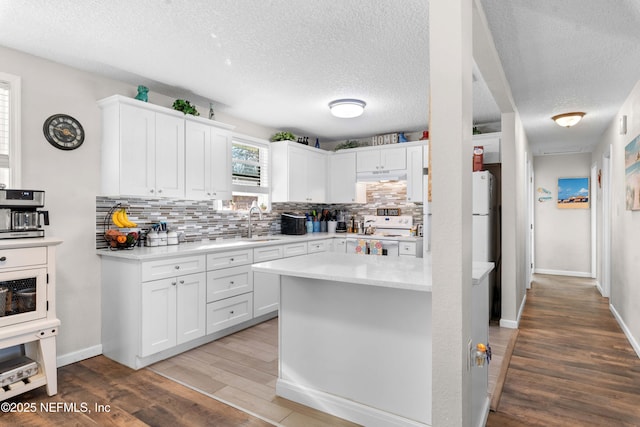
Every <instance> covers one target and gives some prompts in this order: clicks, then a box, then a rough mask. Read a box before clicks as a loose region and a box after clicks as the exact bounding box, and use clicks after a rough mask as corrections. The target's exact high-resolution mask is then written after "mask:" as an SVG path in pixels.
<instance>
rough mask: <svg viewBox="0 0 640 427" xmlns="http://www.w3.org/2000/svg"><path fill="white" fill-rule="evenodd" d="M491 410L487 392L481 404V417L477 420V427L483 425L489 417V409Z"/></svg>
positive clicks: (482, 426)
mask: <svg viewBox="0 0 640 427" xmlns="http://www.w3.org/2000/svg"><path fill="white" fill-rule="evenodd" d="M490 410H491V398H490V396H489V395H488V394H487V398H486V399H485V401H484V404H483V405H482V417H481V418H480V419H479V420H478V427H484V426H485V425H486V424H487V420H488V419H489V411H490Z"/></svg>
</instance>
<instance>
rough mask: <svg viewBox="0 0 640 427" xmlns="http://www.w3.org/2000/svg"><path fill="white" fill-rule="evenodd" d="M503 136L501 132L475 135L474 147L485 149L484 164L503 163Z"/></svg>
mask: <svg viewBox="0 0 640 427" xmlns="http://www.w3.org/2000/svg"><path fill="white" fill-rule="evenodd" d="M501 136H502V133H501V132H494V133H483V134H479V135H473V139H472V141H473V145H474V146H481V147H483V148H484V150H483V151H484V154H483V163H485V164H491V163H502V155H501V151H500V138H501Z"/></svg>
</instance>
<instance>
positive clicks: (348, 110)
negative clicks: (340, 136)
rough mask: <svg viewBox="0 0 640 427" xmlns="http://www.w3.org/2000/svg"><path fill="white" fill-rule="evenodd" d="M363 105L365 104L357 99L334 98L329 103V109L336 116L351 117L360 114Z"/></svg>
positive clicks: (362, 110)
mask: <svg viewBox="0 0 640 427" xmlns="http://www.w3.org/2000/svg"><path fill="white" fill-rule="evenodd" d="M365 105H367V104H366V103H365V102H364V101H361V100H359V99H336V100H335V101H331V102H330V103H329V109H330V110H331V114H333V115H334V116H336V117H340V118H342V119H351V118H353V117H358V116H360V115H362V113H363V112H364V107H365Z"/></svg>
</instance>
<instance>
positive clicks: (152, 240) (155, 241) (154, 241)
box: [147, 231, 160, 246]
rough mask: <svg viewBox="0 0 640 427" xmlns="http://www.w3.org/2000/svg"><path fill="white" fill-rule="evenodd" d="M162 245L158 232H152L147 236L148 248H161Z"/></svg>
mask: <svg viewBox="0 0 640 427" xmlns="http://www.w3.org/2000/svg"><path fill="white" fill-rule="evenodd" d="M159 245H160V236H158V232H157V231H150V232H149V233H148V234H147V246H159Z"/></svg>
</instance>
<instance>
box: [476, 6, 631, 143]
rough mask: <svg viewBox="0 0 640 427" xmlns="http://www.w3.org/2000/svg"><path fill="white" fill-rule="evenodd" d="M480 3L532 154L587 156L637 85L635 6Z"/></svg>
mask: <svg viewBox="0 0 640 427" xmlns="http://www.w3.org/2000/svg"><path fill="white" fill-rule="evenodd" d="M481 3H482V6H483V9H484V11H485V14H486V16H487V21H488V22H489V28H490V30H491V32H492V34H493V37H494V42H495V44H496V48H497V50H498V52H499V56H500V59H501V61H502V65H503V68H504V71H505V74H506V76H507V79H508V80H509V84H510V86H511V92H512V94H513V98H514V101H515V103H516V106H517V109H518V112H519V113H520V116H521V118H522V122H523V124H524V127H525V132H526V133H527V136H528V138H529V143H530V144H531V146H532V148H533V151H534V154H544V153H557V152H590V151H592V149H593V147H594V146H595V145H596V144H597V143H598V142H599V140H600V137H601V135H602V133H603V132H604V131H605V129H606V127H607V126H608V125H609V124H610V123H611V121H612V120H614V119H615V115H616V113H617V112H618V110H619V108H620V106H621V105H622V103H623V102H624V100H625V99H626V97H627V96H628V95H629V93H630V92H631V89H632V88H633V86H634V85H635V83H636V82H637V81H638V80H639V79H640V48H639V46H640V1H638V0H615V1H603V0H562V1H558V0H535V1H531V0H509V1H505V0H481ZM570 111H583V112H586V113H587V114H586V116H585V117H584V119H583V120H582V122H581V123H579V124H578V125H576V126H575V127H573V128H569V129H567V128H561V127H559V126H557V125H555V124H554V123H553V122H552V121H551V120H550V117H551V116H553V115H555V114H560V113H566V112H570Z"/></svg>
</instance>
